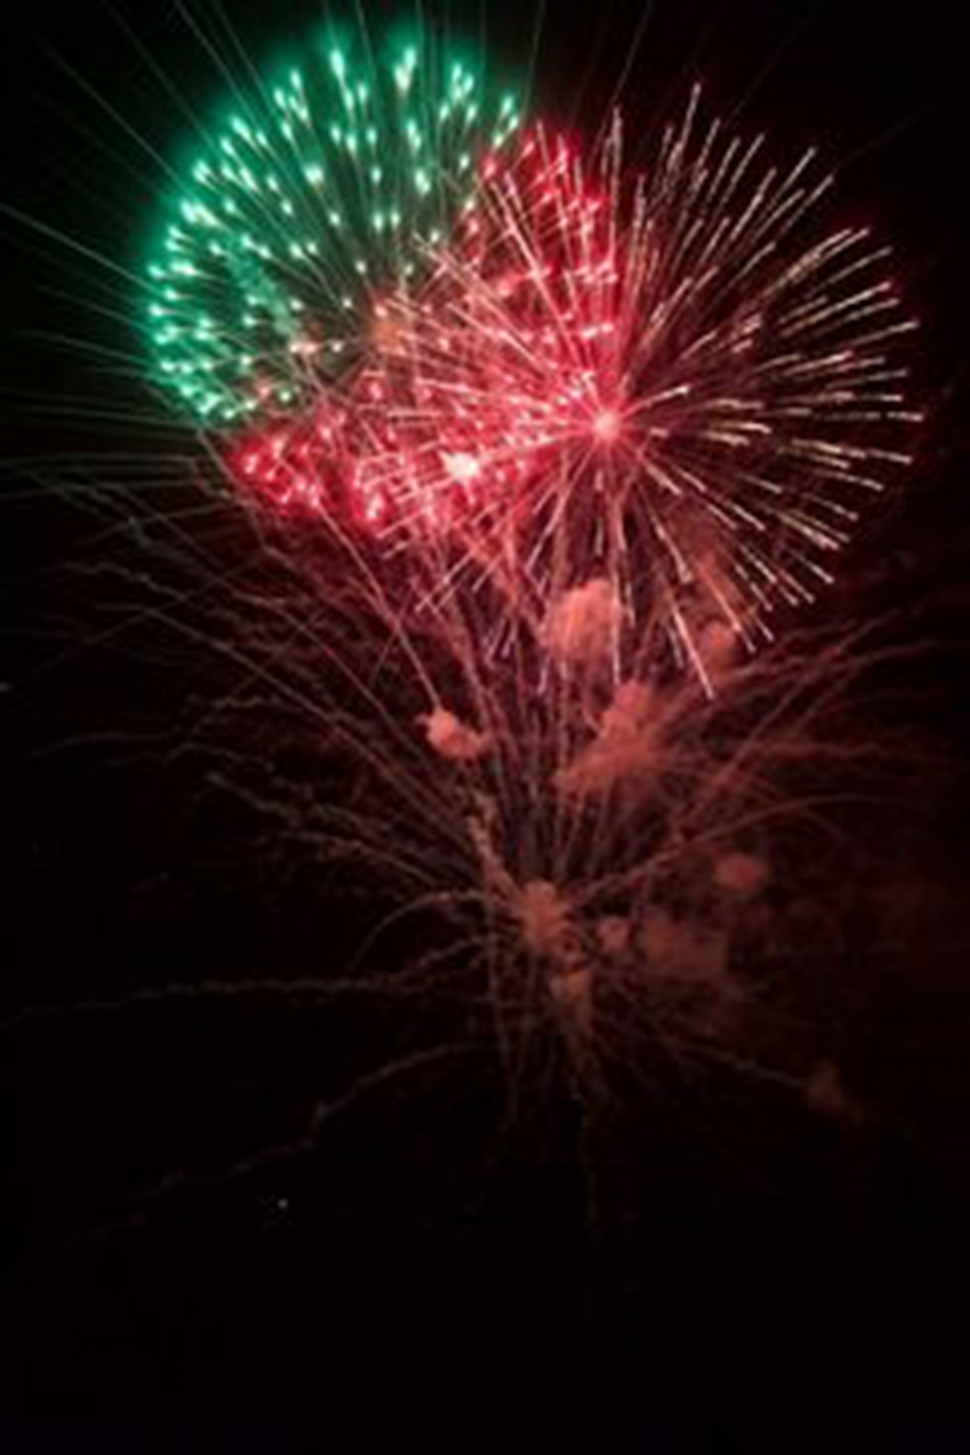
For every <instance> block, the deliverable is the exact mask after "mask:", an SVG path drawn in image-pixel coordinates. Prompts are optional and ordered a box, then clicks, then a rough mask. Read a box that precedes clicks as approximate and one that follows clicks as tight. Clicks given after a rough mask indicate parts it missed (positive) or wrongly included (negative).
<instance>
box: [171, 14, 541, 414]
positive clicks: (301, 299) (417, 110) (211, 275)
mask: <svg viewBox="0 0 970 1455" xmlns="http://www.w3.org/2000/svg"><path fill="white" fill-rule="evenodd" d="M358 52H360V54H358ZM518 120H519V118H518V104H517V102H516V100H515V98H514V96H513V95H511V94H508V93H505V94H497V93H495V92H493V90H492V89H490V88H489V87H488V85H487V84H486V83H485V81H484V80H483V78H482V76H481V74H480V72H479V71H478V69H477V68H475V67H473V66H472V65H471V64H470V63H469V62H468V61H467V60H466V59H464V58H463V57H462V56H459V55H456V54H454V53H452V52H450V51H448V50H447V48H444V47H438V46H436V45H434V44H433V43H432V40H431V38H430V37H428V36H425V35H422V36H420V37H419V39H418V40H417V41H414V42H409V43H407V44H403V45H397V46H394V47H391V48H388V49H387V50H385V51H384V52H383V53H381V54H379V55H378V56H377V58H376V59H372V52H371V49H370V46H369V44H367V45H364V46H358V47H354V46H352V45H348V44H346V43H337V42H331V43H330V44H329V45H327V46H326V47H324V48H322V49H321V52H320V54H318V55H314V56H313V57H312V59H311V61H310V63H309V64H308V65H307V66H305V67H302V68H294V69H290V70H289V71H287V72H286V73H285V74H284V75H282V76H280V77H279V78H278V79H277V80H275V81H272V80H271V81H269V82H268V83H267V84H266V85H265V86H260V88H258V89H254V90H253V91H252V92H251V93H250V94H248V95H246V96H245V97H244V98H243V99H242V100H241V101H240V104H239V106H238V108H237V109H236V111H235V112H234V114H232V115H230V116H228V117H226V118H225V120H224V121H222V122H220V123H219V124H217V125H215V126H214V127H213V128H212V130H211V131H210V132H209V133H207V135H206V137H205V142H204V145H203V146H202V147H201V149H200V151H199V154H198V155H197V157H196V159H195V161H194V163H193V164H192V166H191V168H190V174H189V175H190V180H188V181H187V184H186V186H185V188H184V190H183V191H182V192H181V193H180V194H178V195H176V196H174V197H173V198H172V199H171V202H170V204H169V207H168V215H167V220H166V222H165V226H164V230H163V232H162V235H161V237H160V239H159V244H158V247H157V249H156V252H155V256H154V257H153V259H152V261H151V263H150V266H149V287H148V290H147V310H148V317H149V323H150V328H149V333H150V342H151V347H152V352H153V356H154V372H155V375H156V377H157V379H158V380H159V382H161V383H162V384H163V385H165V386H166V388H168V389H171V390H174V391H175V393H176V394H177V395H178V397H179V398H180V400H181V401H182V403H183V404H184V405H186V406H187V407H188V409H189V410H190V412H191V414H192V415H193V417H194V418H196V419H197V420H198V421H200V422H202V423H204V424H206V425H209V426H226V425H234V424H239V423H241V422H245V421H247V420H248V421H252V420H253V419H257V418H264V417H267V416H268V415H272V414H274V413H279V412H281V411H282V412H292V411H293V410H296V409H298V408H299V407H301V406H303V405H305V404H306V402H307V401H308V400H309V399H313V398H315V397H316V395H317V394H318V393H319V392H320V391H321V390H326V389H327V387H328V385H329V384H330V383H331V381H333V380H335V379H337V378H339V377H340V376H341V375H342V374H343V373H344V372H345V371H346V370H347V369H348V368H350V367H352V366H353V363H354V361H355V360H356V359H358V358H359V356H360V354H361V352H362V350H363V349H364V348H365V347H366V345H367V342H368V335H369V331H370V330H371V328H372V325H373V322H374V320H373V315H372V312H371V304H372V301H373V296H374V292H375V290H376V289H377V288H379V287H382V286H386V284H387V283H388V281H389V280H390V281H399V280H400V279H401V278H407V277H410V276H411V275H412V273H413V272H414V270H415V269H416V268H417V266H418V262H419V256H420V245H421V244H422V242H423V243H435V242H437V241H441V240H442V239H443V238H444V236H445V233H446V232H447V230H448V228H449V226H450V222H451V219H452V217H453V216H454V215H455V213H456V212H457V210H458V209H459V208H460V207H461V206H462V205H463V204H464V203H465V202H466V201H467V198H468V196H469V194H470V191H471V188H472V181H473V178H474V175H475V172H476V169H477V166H478V163H479V160H480V157H481V155H482V154H483V153H485V154H490V153H492V152H493V151H499V150H501V148H502V146H503V145H504V144H505V143H506V142H507V141H508V139H509V137H510V136H511V134H512V133H513V132H514V131H515V129H516V127H517V125H518Z"/></svg>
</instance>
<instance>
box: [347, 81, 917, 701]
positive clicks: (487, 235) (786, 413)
mask: <svg viewBox="0 0 970 1455" xmlns="http://www.w3.org/2000/svg"><path fill="white" fill-rule="evenodd" d="M698 103H699V97H698V93H697V92H696V91H695V93H694V95H693V97H692V100H691V103H690V106H689V108H688V110H687V113H686V116H685V117H684V119H683V121H682V122H681V124H680V125H679V126H677V127H671V128H668V130H667V131H666V132H665V133H664V134H663V136H662V138H661V142H660V146H659V149H658V151H657V155H656V156H655V157H654V158H653V159H652V160H651V161H650V162H649V163H648V164H647V166H646V168H645V170H643V171H642V172H635V173H631V172H630V171H628V170H627V169H625V168H624V165H623V156H622V150H623V149H622V137H621V124H620V120H619V117H617V118H616V121H615V124H614V126H613V129H612V131H611V132H610V135H609V137H608V139H607V141H606V143H605V145H604V146H603V147H602V148H601V150H600V152H599V153H598V154H596V155H595V156H594V157H593V159H592V161H591V162H589V161H584V159H583V158H582V157H581V155H579V154H578V153H577V152H576V151H575V149H574V148H571V147H570V146H569V145H568V144H567V143H566V142H565V141H563V140H562V139H561V138H557V137H555V136H552V135H550V134H549V133H547V132H546V131H545V130H544V129H543V128H542V127H539V128H537V129H536V130H535V131H534V132H533V133H532V134H531V135H530V136H529V137H528V138H527V139H526V140H525V142H524V144H523V145H522V146H521V147H520V148H519V149H518V151H517V153H516V155H515V158H514V159H513V160H512V161H509V162H507V163H505V164H496V165H493V166H492V167H490V168H489V169H487V171H486V173H485V175H484V176H483V178H482V182H481V189H480V194H479V196H478V198H477V199H476V204H475V206H474V207H473V208H470V209H469V210H468V212H467V214H466V216H465V217H464V218H463V219H462V225H461V226H460V228H459V230H458V232H457V234H456V236H455V238H454V240H453V241H452V243H451V244H450V245H448V246H447V247H443V248H439V249H436V250H435V268H434V271H433V274H432V276H431V277H430V279H429V280H428V281H427V282H426V283H425V284H424V286H423V287H422V288H421V289H419V290H417V291H415V290H413V289H410V288H402V289H400V290H399V291H398V293H397V295H396V297H395V298H394V299H393V300H391V301H390V302H389V303H387V304H386V305H385V310H386V312H387V315H388V317H390V318H391V319H393V321H394V329H393V331H392V339H393V342H392V343H390V344H388V345H387V346H385V348H384V349H383V350H382V351H381V352H380V353H379V355H378V359H377V366H376V368H375V367H373V366H372V367H371V368H369V370H367V371H365V373H364V376H363V378H362V379H361V381H360V384H359V386H358V394H360V395H362V396H363V399H364V401H365V403H366V404H367V405H369V406H370V407H371V416H372V419H373V437H374V438H375V439H376V440H377V442H378V443H377V446H376V448H374V450H373V456H372V458H371V459H369V460H367V461H366V462H365V464H364V466H363V479H364V482H365V487H366V499H365V503H366V513H367V514H368V516H369V517H372V518H374V519H376V520H380V521H383V520H385V519H386V520H388V521H389V522H390V523H391V524H394V525H398V526H400V524H401V522H402V521H403V522H404V524H406V525H408V526H412V527H413V526H414V525H415V524H416V523H418V522H421V523H422V524H423V525H424V526H426V527H427V526H431V527H432V528H437V529H441V530H446V531H450V532H451V533H452V535H453V537H454V539H455V541H456V542H457V544H458V546H459V548H460V549H461V548H463V549H465V550H466V551H467V553H468V555H469V558H473V559H474V561H475V562H476V564H477V566H478V567H479V568H481V569H488V568H489V563H491V565H492V567H493V568H494V570H495V572H496V573H499V572H502V571H506V568H507V565H508V562H509V560H510V559H511V558H512V556H513V555H514V559H515V561H516V571H517V573H518V578H519V585H518V590H519V592H520V594H521V592H522V591H523V590H525V589H527V590H528V591H531V592H532V594H533V595H534V596H536V597H538V598H545V597H548V595H549V593H550V592H557V591H561V590H562V589H563V588H564V587H568V586H576V585H580V584H582V582H584V581H586V580H590V579H593V578H597V577H604V578H605V579H607V580H608V581H610V582H611V583H612V586H613V589H614V591H615V594H616V599H617V601H618V603H619V604H620V606H621V609H622V611H621V617H620V618H618V623H619V621H620V620H622V622H623V623H624V624H625V625H624V627H623V630H624V632H625V633H626V635H627V637H629V636H630V634H631V633H632V640H633V643H634V647H635V649H636V650H639V649H640V648H641V646H642V645H643V641H644V631H645V630H646V627H647V625H648V624H650V625H651V626H656V625H657V624H658V623H660V624H661V625H662V628H663V630H664V632H665V633H666V635H667V637H668V639H669V641H670V642H671V643H672V645H673V648H674V651H675V653H676V654H677V655H678V656H679V657H680V658H681V659H682V660H683V659H689V660H690V661H691V663H692V664H693V666H694V667H695V668H697V670H698V671H699V672H700V673H701V675H702V676H706V675H707V674H706V670H705V663H704V658H703V653H702V652H701V650H700V648H699V640H700V634H701V633H702V632H703V631H704V630H705V629H706V628H709V627H710V626H711V625H712V624H715V623H720V624H722V625H724V626H726V627H728V628H729V629H730V630H731V631H732V632H733V633H734V634H735V635H736V636H737V637H738V638H739V639H742V640H743V641H744V642H745V643H746V644H747V646H748V647H749V648H753V647H754V646H755V645H757V644H758V642H759V641H762V642H763V641H765V640H767V639H769V638H770V637H771V636H772V634H773V627H772V618H773V614H774V613H775V612H776V611H777V609H778V607H779V606H798V605H802V604H805V603H808V602H810V601H811V600H813V598H814V596H815V595H816V593H817V591H818V590H819V588H820V587H824V586H825V585H827V584H829V583H830V582H831V581H832V579H833V575H834V571H835V568H836V565H837V562H838V559H839V556H840V553H842V552H843V550H844V548H845V547H846V546H847V544H848V543H849V541H850V539H851V537H852V535H853V532H854V530H855V529H856V527H857V525H858V523H859V521H860V519H861V518H862V516H863V515H864V513H865V510H866V508H867V507H868V506H869V504H870V503H871V501H872V499H873V497H874V496H877V495H878V494H879V493H880V492H881V491H882V490H883V489H885V488H886V486H887V485H888V484H890V483H891V482H892V481H893V480H894V479H896V478H898V477H899V475H900V474H901V471H902V469H903V468H904V467H905V466H906V465H908V464H909V463H910V461H911V455H910V451H909V449H908V447H907V446H908V442H909V438H910V436H911V434H912V426H913V425H914V424H915V423H917V422H918V421H919V419H920V415H919V412H918V411H916V410H914V409H913V408H912V407H911V406H910V405H909V403H908V401H907V386H906V380H907V366H906V360H905V354H904V351H903V348H902V345H903V342H904V336H905V335H906V334H907V333H909V332H910V331H911V330H912V329H913V328H914V327H916V324H915V321H914V320H913V319H912V318H910V317H908V316H907V314H906V312H905V310H904V308H903V304H902V301H901V298H900V295H899V292H898V289H897V288H896V286H895V283H894V281H893V279H892V276H891V274H890V273H889V271H888V269H889V256H890V249H889V248H888V247H886V246H881V245H877V244H875V243H873V241H872V240H871V238H870V235H869V232H868V230H867V229H866V228H862V227H844V226H843V227H840V226H838V225H835V226H833V225H831V224H829V223H827V222H826V218H825V215H824V210H823V203H824V200H825V198H826V195H827V194H828V192H829V190H830V187H831V184H832V177H831V176H830V175H817V168H816V158H815V155H814V153H813V152H811V151H809V152H808V153H806V154H805V155H804V156H803V157H802V158H801V159H800V160H799V161H798V162H797V163H796V164H795V165H794V166H792V167H790V168H789V169H788V170H787V171H780V170H779V169H778V168H776V167H775V166H771V165H767V164H765V163H763V162H760V161H759V157H760V153H761V151H762V148H763V142H762V139H761V138H757V139H756V140H754V141H752V142H751V143H749V144H745V143H744V142H742V141H741V140H740V139H739V138H731V137H729V136H728V135H727V134H726V133H725V131H724V129H723V127H722V126H721V124H720V123H719V122H718V121H716V120H715V121H713V122H711V123H710V124H709V125H707V126H704V125H702V123H701V121H700V119H699V116H700V111H699V104H698ZM358 468H359V469H360V468H361V467H358ZM358 478H360V476H358ZM392 507H393V508H392Z"/></svg>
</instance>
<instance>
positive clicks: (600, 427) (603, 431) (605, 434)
mask: <svg viewBox="0 0 970 1455" xmlns="http://www.w3.org/2000/svg"><path fill="white" fill-rule="evenodd" d="M622 432H623V419H622V416H621V415H620V412H619V410H618V409H601V410H600V411H599V412H598V413H597V414H596V415H594V417H593V434H594V436H595V438H596V439H597V440H598V441H599V443H600V444H601V445H615V444H616V442H617V440H618V439H619V438H620V435H621V434H622Z"/></svg>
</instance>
